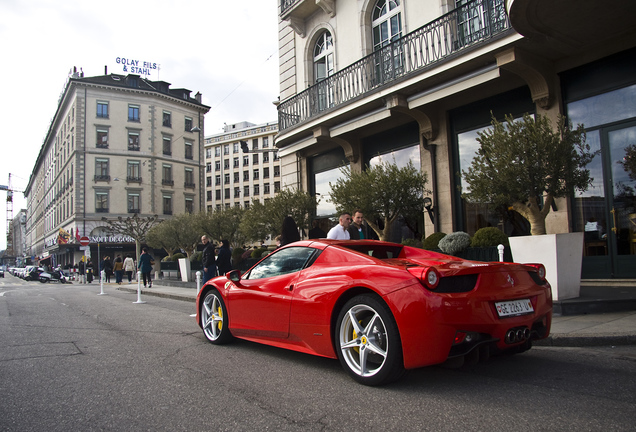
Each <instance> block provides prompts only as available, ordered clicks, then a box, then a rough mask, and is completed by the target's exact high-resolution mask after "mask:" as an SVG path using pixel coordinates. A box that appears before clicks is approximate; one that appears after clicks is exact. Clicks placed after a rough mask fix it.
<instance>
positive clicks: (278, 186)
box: [274, 182, 280, 193]
mask: <svg viewBox="0 0 636 432" xmlns="http://www.w3.org/2000/svg"><path fill="white" fill-rule="evenodd" d="M277 192H280V182H274V193H277Z"/></svg>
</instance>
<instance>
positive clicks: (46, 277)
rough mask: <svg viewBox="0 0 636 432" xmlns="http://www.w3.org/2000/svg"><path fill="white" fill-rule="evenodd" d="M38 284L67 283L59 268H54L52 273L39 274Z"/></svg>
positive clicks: (66, 278) (67, 280)
mask: <svg viewBox="0 0 636 432" xmlns="http://www.w3.org/2000/svg"><path fill="white" fill-rule="evenodd" d="M40 282H42V283H49V282H59V283H69V282H70V281H69V279H68V277H67V276H66V275H65V274H64V272H62V269H61V268H59V267H58V268H56V269H55V270H53V271H52V272H50V273H49V272H42V273H40Z"/></svg>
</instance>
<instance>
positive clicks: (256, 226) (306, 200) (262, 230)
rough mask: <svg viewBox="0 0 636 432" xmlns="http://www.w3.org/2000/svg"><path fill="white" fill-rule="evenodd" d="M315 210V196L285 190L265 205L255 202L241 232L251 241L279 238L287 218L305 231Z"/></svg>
mask: <svg viewBox="0 0 636 432" xmlns="http://www.w3.org/2000/svg"><path fill="white" fill-rule="evenodd" d="M315 210H316V197H315V196H312V195H310V194H308V193H307V192H304V191H300V190H297V191H291V190H289V189H285V190H282V191H280V192H279V193H278V194H277V195H276V196H275V197H274V198H272V199H270V200H267V201H265V203H261V202H260V201H258V200H253V201H252V203H251V205H250V208H249V209H248V210H247V211H246V212H245V215H244V216H243V220H242V221H241V224H240V231H241V232H242V233H243V234H244V235H245V237H246V239H247V240H251V241H259V240H263V239H264V238H266V237H267V236H268V235H271V236H277V235H279V234H280V230H281V227H282V225H283V219H284V218H285V216H291V217H292V218H293V219H294V222H296V225H297V226H298V228H299V229H300V230H304V229H307V228H309V226H310V224H311V216H312V214H313V213H314V211H315Z"/></svg>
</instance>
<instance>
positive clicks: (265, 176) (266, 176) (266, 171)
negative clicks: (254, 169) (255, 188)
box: [263, 167, 269, 179]
mask: <svg viewBox="0 0 636 432" xmlns="http://www.w3.org/2000/svg"><path fill="white" fill-rule="evenodd" d="M263 178H264V179H266V178H269V167H265V168H263Z"/></svg>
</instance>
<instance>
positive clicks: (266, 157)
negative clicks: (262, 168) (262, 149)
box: [263, 153, 269, 163]
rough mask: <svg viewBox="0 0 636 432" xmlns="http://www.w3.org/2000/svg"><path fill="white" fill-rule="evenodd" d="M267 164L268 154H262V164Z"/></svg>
mask: <svg viewBox="0 0 636 432" xmlns="http://www.w3.org/2000/svg"><path fill="white" fill-rule="evenodd" d="M265 162H269V153H263V163H265Z"/></svg>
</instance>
